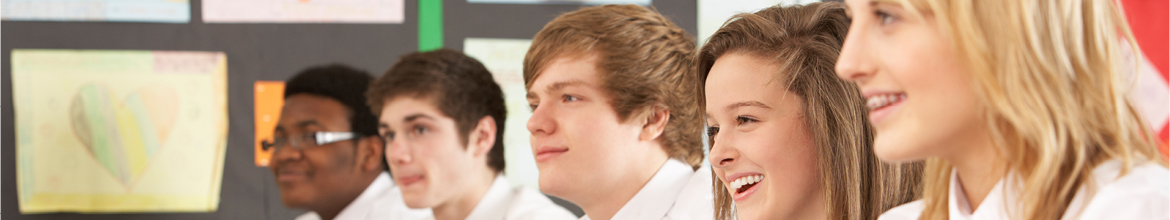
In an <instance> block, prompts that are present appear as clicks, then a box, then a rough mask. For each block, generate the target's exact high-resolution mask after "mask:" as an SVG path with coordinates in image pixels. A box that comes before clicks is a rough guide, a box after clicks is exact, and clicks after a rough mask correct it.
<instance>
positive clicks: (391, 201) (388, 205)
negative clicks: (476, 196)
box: [296, 172, 434, 220]
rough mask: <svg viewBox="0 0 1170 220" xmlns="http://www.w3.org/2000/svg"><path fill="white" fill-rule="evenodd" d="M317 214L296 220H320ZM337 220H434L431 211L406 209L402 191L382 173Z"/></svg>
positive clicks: (340, 213) (343, 210) (304, 215)
mask: <svg viewBox="0 0 1170 220" xmlns="http://www.w3.org/2000/svg"><path fill="white" fill-rule="evenodd" d="M320 219H321V216H319V215H317V212H309V213H305V214H303V215H301V216H297V218H296V220H320ZM333 219H335V220H366V219H369V220H373V219H387V220H425V219H434V216H432V215H431V209H411V208H409V207H406V202H405V201H403V200H402V189H399V188H398V185H395V184H394V180H392V179H390V174H389V173H386V172H382V173H381V174H378V177H377V178H375V179H374V182H373V183H370V185H369V186H367V187H366V190H365V191H362V194H361V195H358V197H357V198H354V199H353V202H350V203H349V205H346V206H345V208H344V209H342V210H341V212H339V213H337V217H334V218H333Z"/></svg>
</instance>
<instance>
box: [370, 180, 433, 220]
mask: <svg viewBox="0 0 1170 220" xmlns="http://www.w3.org/2000/svg"><path fill="white" fill-rule="evenodd" d="M373 206H374V207H375V208H374V209H373V210H371V212H370V214H369V216H370V217H371V218H374V219H403V220H416V219H417V220H426V219H434V216H433V214H432V213H431V209H427V208H421V209H414V208H410V207H407V206H406V201H404V200H403V198H402V189H400V188H398V187H397V186H394V187H390V189H387V190H386V191H385V192H383V193H382V194H380V195H378V198H377V200H375V201H374V202H373Z"/></svg>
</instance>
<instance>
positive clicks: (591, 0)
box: [467, 0, 650, 6]
mask: <svg viewBox="0 0 1170 220" xmlns="http://www.w3.org/2000/svg"><path fill="white" fill-rule="evenodd" d="M467 3H488V4H584V5H604V4H635V5H643V6H645V5H650V0H467Z"/></svg>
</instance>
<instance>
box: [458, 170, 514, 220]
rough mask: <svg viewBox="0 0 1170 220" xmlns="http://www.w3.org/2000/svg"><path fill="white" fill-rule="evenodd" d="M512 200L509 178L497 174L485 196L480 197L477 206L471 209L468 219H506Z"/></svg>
mask: <svg viewBox="0 0 1170 220" xmlns="http://www.w3.org/2000/svg"><path fill="white" fill-rule="evenodd" d="M511 200H512V186H511V185H510V184H508V178H504V175H496V179H495V180H493V181H492V186H491V188H488V191H487V193H484V194H483V198H480V199H479V203H476V204H475V208H473V209H471V213H470V214H468V215H467V219H504V217H505V216H506V214H507V212H508V206H509V205H510V204H512V201H511Z"/></svg>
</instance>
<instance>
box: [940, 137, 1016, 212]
mask: <svg viewBox="0 0 1170 220" xmlns="http://www.w3.org/2000/svg"><path fill="white" fill-rule="evenodd" d="M984 137H987V138H983V139H980V140H979V141H976V142H969V143H972V144H969V145H958V146H954V147H955V149H962V150H961V151H958V152H955V154H954V155H956V156H953V157H948V158H945V159H946V160H947V161H950V162H951V164H953V165H954V167H955V172H956V175H958V179H959V184H961V185H962V186H963V191H962V193H964V194H965V195H966V197H967V204H970V206H971V211H975V210H976V209H977V208H979V205H980V204H982V203H983V200H984V199H986V198H987V196H988V194H991V190H992V189H994V188H995V185H996V184H997V183H999V181H1000V180H1001V179H1003V178H1004V176H1006V175H1007V167H1006V165H1005V164H1006V163H1004V162H1005V161H1006V160H1005V158H1004V156H1003V155H1002V154H1000V153H999V152H998V151H996V149H995V145H994V144H992V141H991V138H990V137H989V136H984Z"/></svg>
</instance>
